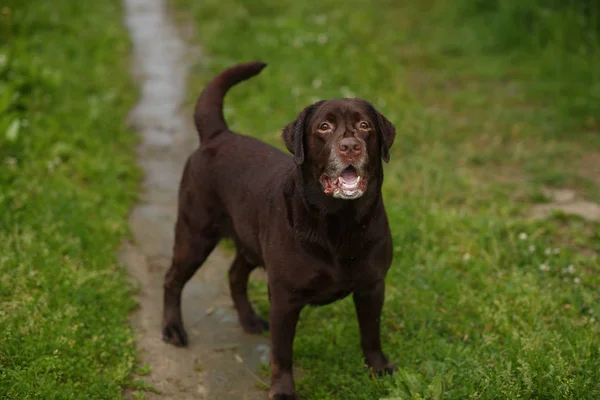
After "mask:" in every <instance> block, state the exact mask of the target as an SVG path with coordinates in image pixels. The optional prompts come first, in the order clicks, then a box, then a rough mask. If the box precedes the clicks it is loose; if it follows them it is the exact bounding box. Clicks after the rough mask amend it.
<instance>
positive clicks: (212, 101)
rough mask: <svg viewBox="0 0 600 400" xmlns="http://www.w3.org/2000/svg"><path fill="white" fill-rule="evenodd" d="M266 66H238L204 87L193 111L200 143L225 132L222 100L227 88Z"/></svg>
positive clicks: (256, 64)
mask: <svg viewBox="0 0 600 400" xmlns="http://www.w3.org/2000/svg"><path fill="white" fill-rule="evenodd" d="M266 65H267V64H265V63H263V62H249V63H244V64H238V65H235V66H233V67H230V68H228V69H226V70H225V71H223V72H221V73H220V74H219V75H217V76H216V77H215V78H214V79H213V80H212V81H210V83H209V84H208V85H206V87H205V88H204V90H203V91H202V93H201V94H200V97H198V101H196V109H195V111H194V122H195V123H196V129H197V130H198V134H199V135H200V142H204V141H206V140H209V139H210V138H212V137H215V136H217V135H218V134H219V133H220V132H223V131H225V130H227V123H226V122H225V118H224V117H223V98H224V97H225V94H226V93H227V91H228V90H229V88H231V87H232V86H233V85H235V84H237V83H239V82H241V81H244V80H246V79H249V78H251V77H253V76H254V75H257V74H258V73H259V72H260V71H261V70H262V69H263V68H264V67H266Z"/></svg>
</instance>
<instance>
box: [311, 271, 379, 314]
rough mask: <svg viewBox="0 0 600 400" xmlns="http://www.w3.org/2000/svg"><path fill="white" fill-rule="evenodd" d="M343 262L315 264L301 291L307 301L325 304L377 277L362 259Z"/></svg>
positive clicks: (342, 296) (313, 303)
mask: <svg viewBox="0 0 600 400" xmlns="http://www.w3.org/2000/svg"><path fill="white" fill-rule="evenodd" d="M344 261H345V262H344V263H343V264H341V263H338V262H333V263H332V264H321V263H315V264H313V268H311V269H310V274H309V275H308V276H307V278H308V279H306V280H305V281H304V282H303V285H302V286H303V287H302V288H300V292H301V293H302V295H303V296H305V297H306V298H305V300H306V302H307V303H309V304H312V305H325V304H329V303H332V302H334V301H336V300H340V299H342V298H344V297H346V296H348V295H349V294H350V293H352V292H354V291H356V290H358V289H360V287H361V286H362V285H363V284H364V283H366V282H369V281H372V280H374V279H376V277H375V276H374V275H373V274H370V273H369V270H370V269H369V268H368V267H367V265H365V264H364V263H363V262H362V261H363V260H360V261H361V262H356V263H354V262H348V260H344Z"/></svg>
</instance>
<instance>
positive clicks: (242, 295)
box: [229, 251, 269, 333]
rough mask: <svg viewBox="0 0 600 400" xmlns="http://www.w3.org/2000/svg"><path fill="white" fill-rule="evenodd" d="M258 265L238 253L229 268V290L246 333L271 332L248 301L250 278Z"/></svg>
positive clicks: (266, 323) (267, 324)
mask: <svg viewBox="0 0 600 400" xmlns="http://www.w3.org/2000/svg"><path fill="white" fill-rule="evenodd" d="M254 268H256V265H253V264H252V263H249V262H248V261H247V260H246V259H245V258H244V257H243V256H242V255H241V254H240V253H239V251H238V253H237V254H236V256H235V260H233V263H232V264H231V267H230V268H229V288H230V289H231V298H232V299H233V304H234V305H235V309H236V310H237V313H238V317H239V320H240V324H241V325H242V327H243V328H244V331H245V332H246V333H262V332H264V331H267V330H269V323H268V322H267V321H265V320H264V319H262V318H261V317H259V316H258V315H257V314H256V312H255V311H254V308H252V305H251V304H250V300H249V299H248V278H249V277H250V272H252V270H253V269H254Z"/></svg>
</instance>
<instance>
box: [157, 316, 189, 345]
mask: <svg viewBox="0 0 600 400" xmlns="http://www.w3.org/2000/svg"><path fill="white" fill-rule="evenodd" d="M162 340H163V341H165V342H166V343H170V344H173V345H175V346H177V347H184V346H187V344H188V336H187V333H186V331H185V329H184V328H183V324H181V323H175V322H171V323H167V324H164V325H163V329H162Z"/></svg>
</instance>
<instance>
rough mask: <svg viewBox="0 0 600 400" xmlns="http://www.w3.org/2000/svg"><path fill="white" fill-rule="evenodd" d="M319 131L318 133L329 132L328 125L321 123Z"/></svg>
mask: <svg viewBox="0 0 600 400" xmlns="http://www.w3.org/2000/svg"><path fill="white" fill-rule="evenodd" d="M319 130H320V131H326V130H329V124H328V123H327V122H323V123H322V124H321V125H319Z"/></svg>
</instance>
